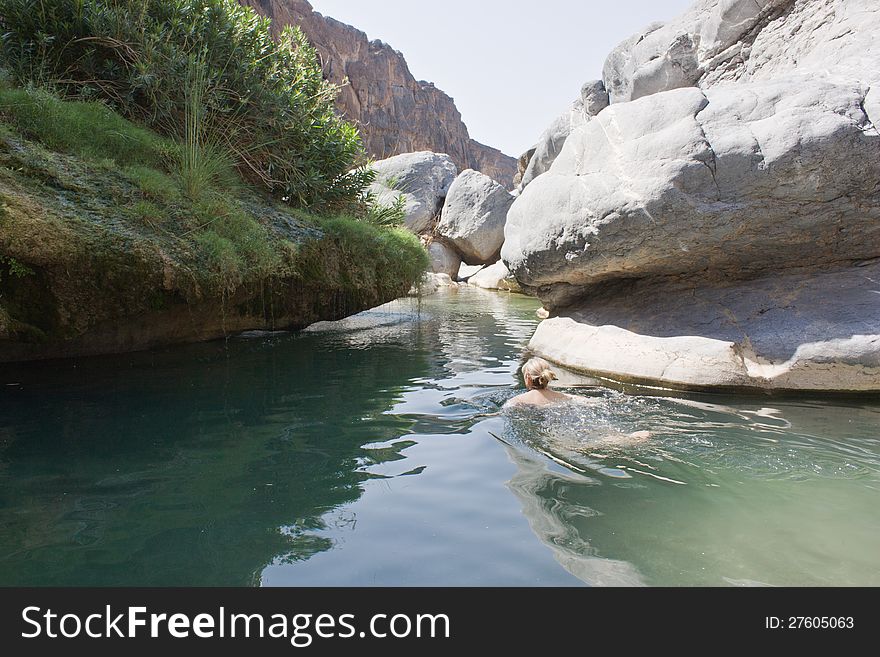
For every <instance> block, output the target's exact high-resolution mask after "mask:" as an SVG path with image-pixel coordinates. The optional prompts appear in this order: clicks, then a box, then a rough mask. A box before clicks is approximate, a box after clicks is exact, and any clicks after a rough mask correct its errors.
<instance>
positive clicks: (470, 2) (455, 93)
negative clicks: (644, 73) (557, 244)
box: [310, 0, 693, 157]
mask: <svg viewBox="0 0 880 657" xmlns="http://www.w3.org/2000/svg"><path fill="white" fill-rule="evenodd" d="M310 2H311V3H312V6H314V8H315V10H316V11H319V12H320V13H322V14H324V15H325V16H332V17H333V18H335V19H337V20H340V21H342V22H344V23H348V24H350V25H354V26H355V27H357V28H358V29H360V30H363V31H364V32H366V33H367V36H369V37H370V39H380V40H382V41H384V42H385V43H388V44H389V45H391V46H392V47H393V48H394V49H395V50H399V51H400V52H402V53H403V55H404V57H405V58H406V61H407V63H408V64H409V69H410V71H411V72H412V74H413V75H414V76H415V78H416V79H417V80H427V81H429V82H433V83H434V84H436V85H437V86H438V87H439V88H440V89H442V90H443V91H445V92H446V93H447V94H449V95H450V96H452V97H453V98H454V99H455V104H456V106H457V107H458V109H459V111H460V112H461V114H462V118H463V119H464V122H465V124H467V127H468V131H469V132H470V135H471V137H473V138H474V139H476V140H477V141H481V142H483V143H484V144H488V145H489V146H494V147H495V148H500V149H501V150H502V151H504V152H505V153H507V154H508V155H513V156H514V157H518V156H519V155H520V154H521V153H522V152H524V151H526V150H527V149H528V148H530V147H531V146H532V145H533V144H534V143H535V142H536V141H537V140H538V137H540V135H541V133H542V132H543V131H544V129H545V128H546V127H547V126H549V125H550V123H551V121H553V119H554V118H555V117H557V116H559V115H560V114H561V113H562V112H563V111H564V110H565V109H566V108H567V107H568V105H569V104H570V103H571V102H572V101H573V100H574V99H575V98H577V97H578V95H579V93H580V88H581V85H582V84H583V83H584V82H586V81H587V80H595V79H598V78H601V77H602V66H603V64H604V63H605V58H606V57H607V56H608V53H609V52H610V51H611V50H612V48H614V47H615V46H616V45H617V44H618V43H620V42H621V41H623V40H624V39H626V38H627V37H629V36H630V35H632V34H633V33H635V32H637V31H638V30H640V29H641V28H643V27H645V26H646V25H648V24H649V23H652V22H654V21H668V20H670V19H672V18H674V17H675V16H677V15H678V14H680V13H681V12H682V11H684V9H686V8H687V7H688V6H689V5H690V4H692V2H693V0H442V1H438V0H371V1H365V0H310Z"/></svg>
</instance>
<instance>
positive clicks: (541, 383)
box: [504, 358, 580, 408]
mask: <svg viewBox="0 0 880 657" xmlns="http://www.w3.org/2000/svg"><path fill="white" fill-rule="evenodd" d="M522 375H523V380H524V382H525V384H526V388H527V389H528V392H524V393H523V394H521V395H517V396H516V397H514V398H513V399H510V400H508V402H507V403H506V404H504V408H510V407H511V406H547V405H548V404H559V403H561V402H565V401H579V400H580V398H579V397H575V396H574V395H567V394H565V393H564V392H557V391H556V390H550V388H549V387H548V386H549V385H550V382H551V381H555V380H556V378H557V377H556V374H554V373H553V370H551V369H550V363H548V362H547V361H546V360H544V359H543V358H532V359H530V360H529V361H528V362H527V363H526V364H525V365H523V366H522Z"/></svg>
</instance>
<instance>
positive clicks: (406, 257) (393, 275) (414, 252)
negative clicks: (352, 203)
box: [297, 212, 430, 295]
mask: <svg viewBox="0 0 880 657" xmlns="http://www.w3.org/2000/svg"><path fill="white" fill-rule="evenodd" d="M297 216H299V217H300V218H302V219H303V220H304V221H306V222H310V223H312V224H313V225H315V226H317V227H318V228H319V229H320V230H322V231H323V232H324V233H325V235H326V237H325V240H330V241H332V243H333V246H334V247H335V248H337V249H338V250H339V252H340V255H341V256H342V257H343V259H344V261H345V262H346V263H347V267H346V268H345V269H344V270H343V271H340V272H333V271H332V270H329V269H328V266H327V264H326V263H321V262H317V263H316V262H314V261H311V262H310V257H311V258H314V257H315V255H318V256H319V257H320V249H319V250H318V251H319V252H318V253H317V254H315V253H311V254H310V253H308V249H306V253H303V254H301V256H300V260H301V261H303V262H300V267H305V271H303V272H302V273H303V275H304V278H308V277H309V274H310V273H311V275H312V276H314V275H316V274H315V273H314V271H315V270H317V271H319V272H320V274H319V275H321V276H325V277H327V276H331V277H332V275H333V274H334V273H335V274H336V275H337V276H338V277H339V278H341V279H342V280H341V281H340V283H342V284H347V285H348V286H350V287H352V288H362V289H365V288H370V287H375V288H377V289H379V290H381V292H382V294H383V295H394V294H403V293H405V290H404V291H402V292H401V290H400V286H401V281H408V282H409V283H415V282H416V281H418V280H419V279H420V278H421V275H422V273H423V272H425V270H426V269H427V268H428V265H429V264H430V263H429V259H428V254H427V252H426V251H425V249H424V247H423V246H422V245H421V243H420V242H419V239H418V237H416V236H415V235H414V234H412V233H411V232H409V231H408V230H406V229H403V228H383V227H378V226H374V225H371V224H369V223H366V222H364V221H362V220H359V219H355V218H352V217H348V216H345V215H341V216H336V217H320V216H315V215H308V214H306V213H304V212H298V213H297Z"/></svg>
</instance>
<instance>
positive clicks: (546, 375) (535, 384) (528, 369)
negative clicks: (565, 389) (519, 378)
mask: <svg viewBox="0 0 880 657" xmlns="http://www.w3.org/2000/svg"><path fill="white" fill-rule="evenodd" d="M522 374H523V379H524V380H525V384H526V388H528V389H529V390H545V389H546V388H547V386H548V385H550V382H551V381H553V380H555V379H556V375H555V374H554V373H553V371H552V370H551V369H550V363H548V362H547V361H546V360H544V359H543V358H530V359H529V361H528V362H527V363H526V364H525V365H523V366H522Z"/></svg>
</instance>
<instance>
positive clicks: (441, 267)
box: [428, 240, 461, 279]
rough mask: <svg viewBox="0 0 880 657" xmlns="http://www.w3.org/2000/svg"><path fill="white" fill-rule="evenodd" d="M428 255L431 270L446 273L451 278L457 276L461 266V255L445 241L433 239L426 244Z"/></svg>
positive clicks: (436, 272)
mask: <svg viewBox="0 0 880 657" xmlns="http://www.w3.org/2000/svg"><path fill="white" fill-rule="evenodd" d="M428 257H429V258H430V259H431V272H433V273H434V274H446V275H447V276H450V277H451V278H453V279H454V278H455V277H456V276H458V270H459V268H460V267H461V256H459V255H458V252H457V251H456V250H455V249H453V248H452V247H451V246H449V245H448V244H446V243H445V242H441V241H439V240H434V241H433V242H431V243H430V244H429V245H428Z"/></svg>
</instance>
